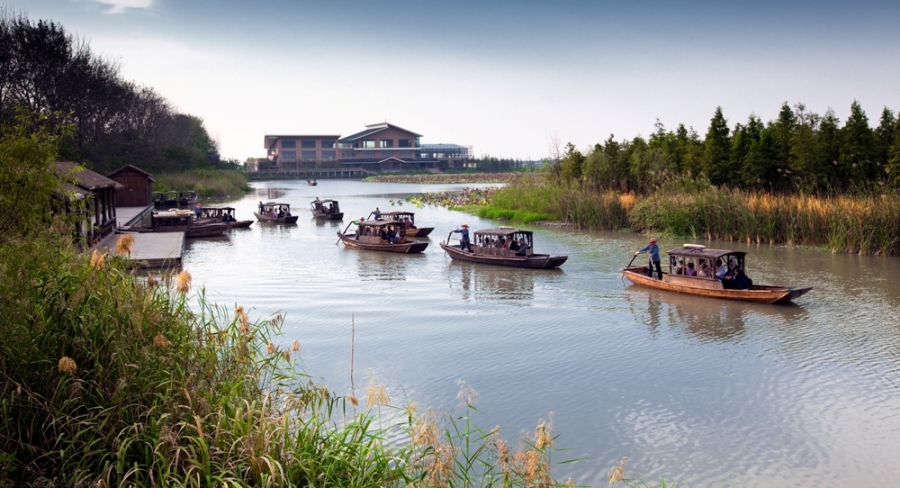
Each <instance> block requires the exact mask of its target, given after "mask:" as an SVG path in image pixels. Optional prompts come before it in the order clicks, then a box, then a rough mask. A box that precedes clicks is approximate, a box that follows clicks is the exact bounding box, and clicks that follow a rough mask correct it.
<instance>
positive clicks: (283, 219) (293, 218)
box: [253, 202, 300, 224]
mask: <svg viewBox="0 0 900 488" xmlns="http://www.w3.org/2000/svg"><path fill="white" fill-rule="evenodd" d="M260 210H261V212H253V215H255V216H256V220H258V221H260V222H269V223H272V224H293V223H295V222H297V219H299V218H300V216H298V215H291V204H289V203H279V202H267V203H263V204H261V205H260Z"/></svg>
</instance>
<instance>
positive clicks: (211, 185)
mask: <svg viewBox="0 0 900 488" xmlns="http://www.w3.org/2000/svg"><path fill="white" fill-rule="evenodd" d="M154 179H155V180H156V181H155V182H154V184H153V190H154V191H188V190H194V191H197V192H198V194H199V195H200V196H202V197H206V198H211V197H215V198H225V197H229V196H237V195H241V194H242V193H247V192H249V191H250V190H251V188H250V185H249V184H248V183H247V176H246V175H245V174H244V173H241V172H240V171H232V170H221V169H195V170H190V171H181V172H177V173H161V174H158V175H154Z"/></svg>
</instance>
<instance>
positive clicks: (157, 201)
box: [153, 191, 166, 208]
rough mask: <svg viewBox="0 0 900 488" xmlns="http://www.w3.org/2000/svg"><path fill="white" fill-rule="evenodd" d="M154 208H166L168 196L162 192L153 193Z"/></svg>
mask: <svg viewBox="0 0 900 488" xmlns="http://www.w3.org/2000/svg"><path fill="white" fill-rule="evenodd" d="M153 206H154V207H156V208H163V207H165V206H166V194H165V193H163V192H161V191H156V192H153Z"/></svg>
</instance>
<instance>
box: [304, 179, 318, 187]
mask: <svg viewBox="0 0 900 488" xmlns="http://www.w3.org/2000/svg"><path fill="white" fill-rule="evenodd" d="M306 184H307V185H309V186H316V185H318V183H317V182H316V180H310V179H308V178H307V180H306Z"/></svg>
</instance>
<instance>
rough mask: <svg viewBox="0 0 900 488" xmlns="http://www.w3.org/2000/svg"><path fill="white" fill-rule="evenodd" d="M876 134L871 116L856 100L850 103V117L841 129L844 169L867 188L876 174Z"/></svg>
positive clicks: (841, 157)
mask: <svg viewBox="0 0 900 488" xmlns="http://www.w3.org/2000/svg"><path fill="white" fill-rule="evenodd" d="M873 143H874V134H873V132H872V129H871V127H869V118H868V117H866V113H865V112H864V111H863V109H862V107H860V105H859V102H857V101H856V100H854V101H853V103H852V104H851V105H850V117H849V118H847V122H846V123H845V124H844V127H843V128H842V129H841V155H840V163H841V166H842V169H843V170H844V171H845V172H846V174H848V175H849V176H850V181H851V182H852V183H853V184H854V185H857V187H860V188H865V187H867V186H869V184H870V183H871V182H872V177H873V176H874V174H875V171H874V169H875V167H876V166H875V161H873V160H872V157H873Z"/></svg>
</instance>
